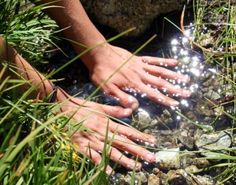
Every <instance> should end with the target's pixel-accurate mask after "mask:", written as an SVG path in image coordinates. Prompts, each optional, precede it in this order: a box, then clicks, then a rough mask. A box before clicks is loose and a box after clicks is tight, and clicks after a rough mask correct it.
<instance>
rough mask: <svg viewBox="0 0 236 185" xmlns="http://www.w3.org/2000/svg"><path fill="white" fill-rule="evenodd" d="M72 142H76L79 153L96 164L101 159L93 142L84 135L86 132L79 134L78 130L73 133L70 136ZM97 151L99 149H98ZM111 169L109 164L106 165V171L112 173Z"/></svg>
mask: <svg viewBox="0 0 236 185" xmlns="http://www.w3.org/2000/svg"><path fill="white" fill-rule="evenodd" d="M72 142H73V143H76V144H77V146H78V150H79V152H80V153H82V154H84V155H85V156H87V157H88V158H90V159H91V160H92V161H93V162H94V164H95V165H98V164H100V163H101V161H102V157H101V155H100V154H99V153H98V152H97V151H95V150H94V148H93V146H91V145H93V143H92V142H91V141H90V140H89V139H88V138H87V137H86V134H81V133H79V132H77V133H75V134H74V135H73V136H72ZM98 151H99V150H98ZM112 172H113V170H112V168H111V167H110V166H107V167H106V173H107V174H112Z"/></svg>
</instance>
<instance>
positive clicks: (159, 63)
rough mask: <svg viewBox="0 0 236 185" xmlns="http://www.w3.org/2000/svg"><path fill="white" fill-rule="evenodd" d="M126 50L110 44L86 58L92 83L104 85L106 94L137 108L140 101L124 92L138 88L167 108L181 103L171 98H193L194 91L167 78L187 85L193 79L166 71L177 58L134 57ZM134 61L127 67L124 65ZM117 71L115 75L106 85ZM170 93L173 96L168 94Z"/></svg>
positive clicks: (123, 103)
mask: <svg viewBox="0 0 236 185" xmlns="http://www.w3.org/2000/svg"><path fill="white" fill-rule="evenodd" d="M131 56H132V54H131V53H130V52H128V51H127V50H125V49H122V48H119V47H115V46H112V45H109V44H107V45H106V46H105V47H101V49H99V48H98V49H97V51H96V52H95V53H93V55H90V57H86V58H85V59H84V62H85V64H86V66H87V67H88V69H89V71H90V76H91V79H92V81H93V82H94V83H95V84H96V85H101V84H102V85H101V87H102V89H103V90H104V92H105V93H107V94H109V95H112V96H115V97H117V98H118V100H119V101H120V104H121V105H122V106H124V107H126V108H128V107H129V108H132V109H136V108H137V107H138V102H137V100H136V99H135V98H134V97H133V96H131V95H128V94H127V93H125V92H124V91H123V90H124V89H134V90H135V91H136V92H138V93H141V94H144V95H146V96H147V97H148V98H149V99H151V100H153V101H155V102H157V103H160V104H163V105H166V106H177V105H178V102H177V101H176V100H174V99H173V98H172V97H171V95H173V94H175V95H177V96H181V97H189V96H190V92H189V91H187V90H184V89H181V88H179V87H176V86H174V85H173V84H171V83H170V82H168V81H167V80H166V79H173V80H180V81H182V82H184V83H186V82H188V81H189V77H187V76H185V75H182V74H178V73H176V72H173V71H171V70H169V69H166V68H165V66H175V65H177V63H178V62H177V61H176V60H174V59H164V58H157V57H148V56H133V57H132V58H130V57H131ZM128 59H130V60H129V61H128V62H127V63H126V64H125V65H124V66H122V67H121V68H119V67H120V66H121V65H122V64H123V63H124V62H126V61H127V60H128ZM117 69H119V70H118V71H117V72H116V73H115V75H114V76H112V77H111V79H109V80H108V81H107V82H106V83H104V84H103V82H104V81H106V80H107V79H108V78H109V77H110V76H111V75H112V74H113V73H114V72H115V71H116V70H117ZM159 90H160V91H162V92H167V93H168V94H169V95H170V96H169V97H168V96H167V95H164V94H163V93H161V92H160V91H159Z"/></svg>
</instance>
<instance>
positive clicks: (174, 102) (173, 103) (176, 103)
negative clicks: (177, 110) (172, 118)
mask: <svg viewBox="0 0 236 185" xmlns="http://www.w3.org/2000/svg"><path fill="white" fill-rule="evenodd" d="M178 105H179V102H177V101H172V102H171V103H170V106H174V107H176V106H178Z"/></svg>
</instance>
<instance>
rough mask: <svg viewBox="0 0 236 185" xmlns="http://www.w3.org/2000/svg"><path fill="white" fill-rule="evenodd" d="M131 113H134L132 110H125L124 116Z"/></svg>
mask: <svg viewBox="0 0 236 185" xmlns="http://www.w3.org/2000/svg"><path fill="white" fill-rule="evenodd" d="M131 113H132V109H130V108H126V109H124V115H125V116H129V115H130V114H131Z"/></svg>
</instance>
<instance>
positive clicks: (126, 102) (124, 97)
mask: <svg viewBox="0 0 236 185" xmlns="http://www.w3.org/2000/svg"><path fill="white" fill-rule="evenodd" d="M111 89H112V91H111V94H112V95H113V96H115V97H117V98H118V99H119V102H120V104H121V105H122V106H124V107H126V108H131V109H132V110H135V109H137V108H138V106H139V103H138V101H137V100H136V98H134V97H133V96H131V95H129V94H127V93H125V92H124V91H122V90H120V88H118V87H117V86H115V85H113V86H112V87H111Z"/></svg>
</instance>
